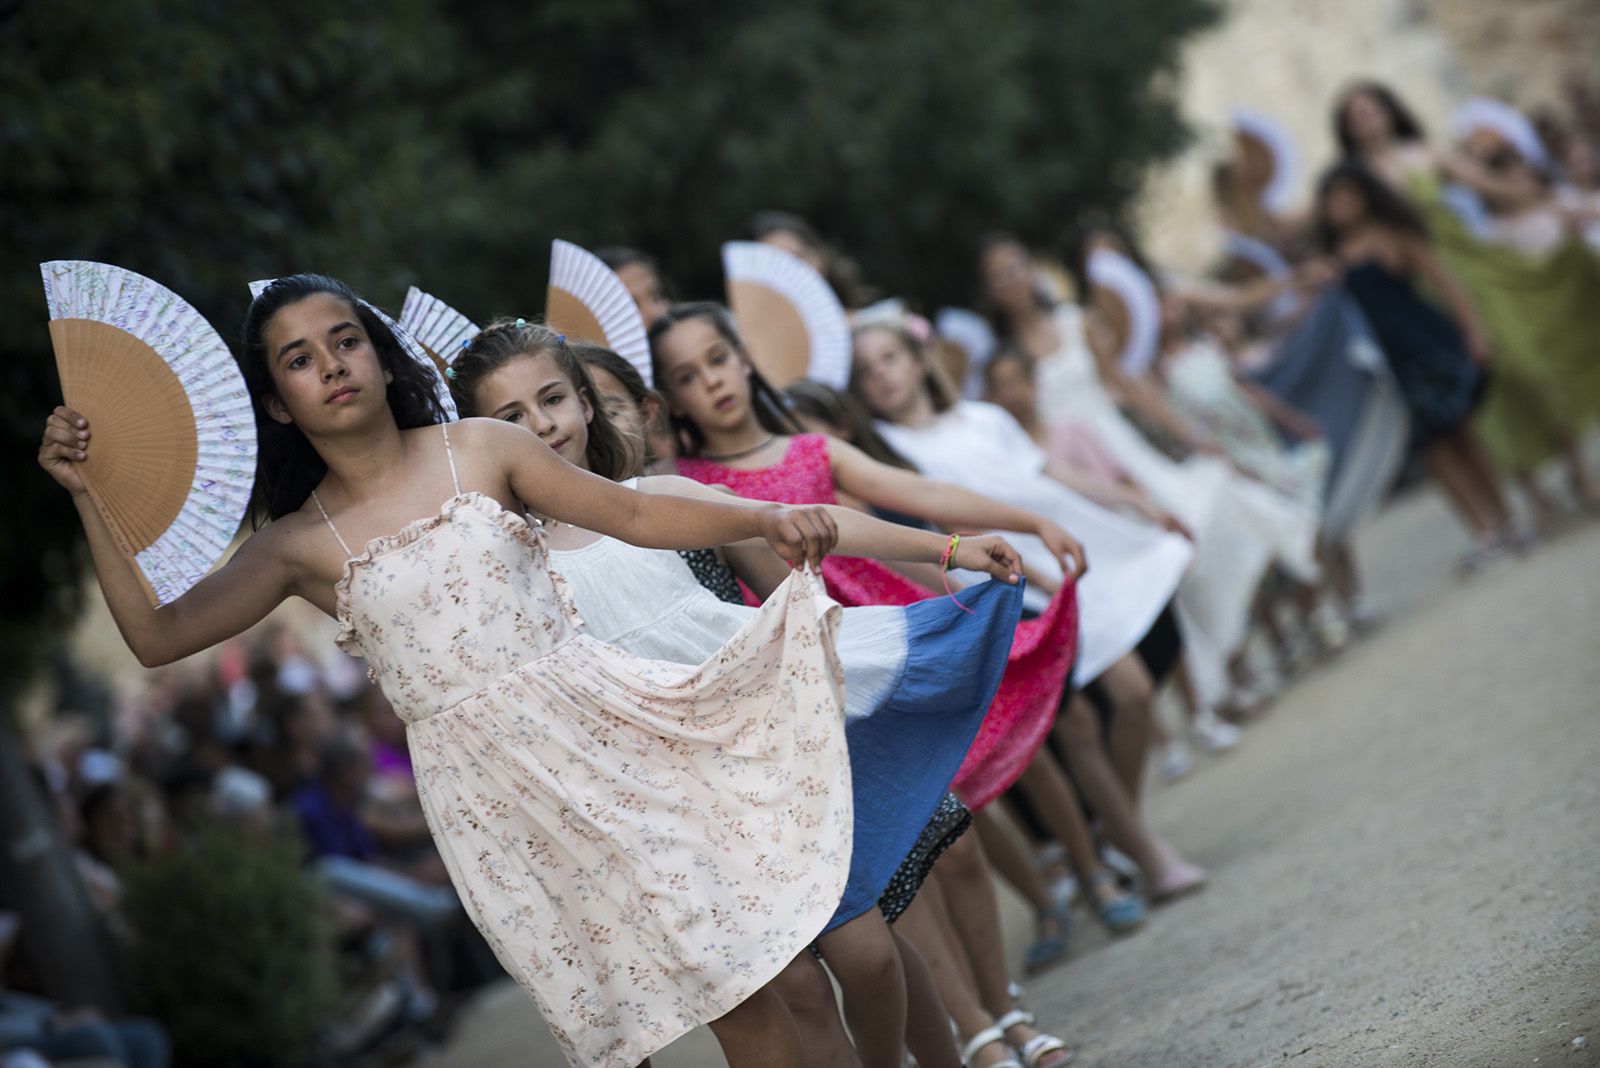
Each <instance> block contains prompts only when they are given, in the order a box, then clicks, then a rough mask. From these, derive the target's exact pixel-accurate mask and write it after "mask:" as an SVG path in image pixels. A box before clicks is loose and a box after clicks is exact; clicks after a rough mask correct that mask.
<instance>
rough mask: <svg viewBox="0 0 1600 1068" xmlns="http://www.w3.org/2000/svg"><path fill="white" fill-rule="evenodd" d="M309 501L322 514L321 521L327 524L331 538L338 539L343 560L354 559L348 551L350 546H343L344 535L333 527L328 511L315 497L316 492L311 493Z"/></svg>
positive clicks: (319, 499)
mask: <svg viewBox="0 0 1600 1068" xmlns="http://www.w3.org/2000/svg"><path fill="white" fill-rule="evenodd" d="M311 499H312V500H313V501H315V502H316V504H317V511H319V512H321V513H322V521H323V522H324V523H326V524H328V529H329V530H331V531H333V536H334V537H335V538H338V539H339V548H341V549H343V550H344V555H345V559H347V560H348V559H354V557H355V555H356V554H355V553H353V552H351V551H350V546H348V545H346V544H345V541H344V535H342V534H340V533H339V528H338V527H336V526H334V525H333V520H332V519H330V518H328V510H327V509H326V508H324V507H322V498H321V497H318V496H317V491H316V490H312V491H311Z"/></svg>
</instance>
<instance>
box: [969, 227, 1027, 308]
mask: <svg viewBox="0 0 1600 1068" xmlns="http://www.w3.org/2000/svg"><path fill="white" fill-rule="evenodd" d="M978 284H979V286H980V287H981V288H982V290H983V295H984V298H985V299H986V300H987V301H988V302H989V303H990V304H993V305H994V306H995V307H996V308H999V309H1000V310H1001V311H1003V312H1007V313H1009V314H1017V313H1020V312H1024V311H1027V310H1028V309H1029V308H1032V307H1033V306H1034V302H1035V296H1034V277H1033V257H1032V256H1030V255H1029V254H1028V250H1027V249H1025V248H1023V247H1022V246H1021V245H1019V244H1017V243H1015V242H1012V241H1007V242H1004V243H1002V244H998V245H991V246H989V247H988V248H986V249H984V250H983V254H982V255H981V256H979V257H978Z"/></svg>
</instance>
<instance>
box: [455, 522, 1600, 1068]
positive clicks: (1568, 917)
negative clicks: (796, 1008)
mask: <svg viewBox="0 0 1600 1068" xmlns="http://www.w3.org/2000/svg"><path fill="white" fill-rule="evenodd" d="M1358 544H1359V548H1360V552H1361V556H1362V559H1363V563H1364V567H1365V571H1366V575H1367V579H1368V585H1369V588H1370V590H1371V592H1372V596H1373V598H1374V599H1375V600H1376V601H1377V602H1378V604H1379V606H1380V608H1382V609H1383V610H1384V611H1385V612H1386V613H1387V615H1388V617H1389V622H1388V623H1387V625H1386V626H1385V627H1383V628H1382V629H1381V630H1379V631H1378V632H1377V633H1376V634H1374V635H1373V636H1371V637H1369V638H1367V639H1366V640H1364V641H1363V642H1361V643H1360V644H1359V645H1357V646H1355V647H1354V648H1351V649H1349V650H1348V651H1347V652H1346V653H1345V654H1344V655H1342V656H1340V657H1339V658H1338V659H1336V660H1335V661H1333V662H1332V663H1330V664H1327V665H1324V666H1323V667H1321V668H1319V669H1317V670H1315V671H1314V672H1312V673H1311V674H1309V675H1307V676H1306V677H1305V678H1303V679H1302V680H1300V681H1299V682H1298V683H1297V684H1296V685H1295V686H1294V687H1293V688H1292V689H1290V690H1288V691H1287V692H1286V693H1285V694H1284V695H1283V697H1282V698H1281V699H1280V700H1279V702H1278V703H1277V705H1276V707H1275V708H1274V710H1273V711H1272V712H1271V713H1270V714H1269V715H1267V716H1266V717H1265V718H1263V719H1262V720H1260V721H1259V722H1257V723H1256V724H1254V725H1252V726H1251V728H1250V729H1249V730H1248V732H1247V734H1246V737H1245V740H1244V742H1243V744H1242V745H1241V747H1240V749H1239V750H1238V751H1236V752H1234V753H1231V754H1228V755H1226V756H1223V757H1220V758H1216V759H1207V760H1205V761H1203V762H1202V766H1201V767H1200V769H1199V770H1198V771H1197V773H1196V774H1194V775H1193V776H1191V777H1190V778H1189V779H1187V780H1185V781H1183V782H1180V783H1177V784H1175V785H1172V786H1169V787H1158V788H1156V789H1155V790H1154V792H1153V795H1152V796H1151V798H1150V799H1149V802H1148V810H1149V814H1150V818H1151V821H1152V822H1153V824H1154V825H1155V826H1156V827H1157V828H1159V829H1160V830H1161V831H1162V832H1163V833H1164V834H1166V835H1167V836H1168V837H1169V838H1170V839H1171V840H1172V841H1174V842H1175V843H1177V844H1178V845H1179V846H1180V848H1182V849H1183V850H1184V851H1185V852H1186V853H1187V854H1188V855H1189V856H1191V857H1192V858H1193V859H1194V860H1196V861H1197V862H1199V863H1201V864H1203V865H1205V866H1206V867H1207V868H1208V869H1209V870H1210V871H1211V873H1212V880H1211V883H1210V885H1209V887H1208V888H1207V889H1206V890H1205V891H1204V892H1202V893H1200V894H1198V895H1195V896H1194V897H1191V898H1189V899H1186V900H1183V901H1180V902H1177V903H1175V904H1173V905H1171V906H1168V907H1166V908H1164V909H1161V910H1158V911H1157V913H1156V914H1155V915H1154V917H1153V918H1152V920H1151V922H1150V923H1149V924H1147V925H1146V927H1145V929H1144V930H1143V931H1141V932H1140V933H1138V934H1137V935H1135V936H1133V937H1130V938H1127V939H1123V940H1120V941H1115V942H1113V941H1110V940H1108V939H1107V938H1106V937H1105V936H1104V935H1103V934H1101V933H1100V932H1099V931H1098V930H1097V929H1094V927H1093V924H1092V922H1090V921H1083V922H1080V923H1079V925H1078V927H1077V931H1076V933H1075V941H1074V949H1075V954H1074V957H1073V959H1072V960H1071V961H1070V962H1069V963H1067V964H1066V965H1065V966H1063V967H1060V968H1057V969H1056V970H1054V971H1051V972H1049V973H1048V974H1046V975H1043V976H1040V977H1037V978H1036V979H1034V980H1033V981H1032V982H1031V984H1030V987H1029V995H1028V999H1029V1002H1030V1004H1031V1006H1032V1007H1033V1008H1034V1009H1035V1010H1036V1011H1037V1012H1038V1014H1039V1016H1040V1018H1041V1021H1042V1022H1043V1023H1045V1024H1046V1025H1048V1026H1051V1027H1052V1028H1053V1029H1054V1030H1056V1031H1057V1032H1059V1033H1060V1034H1062V1035H1063V1036H1064V1037H1066V1038H1067V1039H1068V1040H1069V1041H1070V1042H1071V1043H1072V1044H1073V1045H1074V1046H1076V1048H1077V1049H1078V1061H1077V1063H1078V1064H1081V1065H1083V1066H1084V1068H1101V1066H1111V1065H1118V1066H1124V1068H1127V1066H1146V1065H1148V1066H1188V1065H1196V1066H1199V1065H1205V1066H1230V1065H1238V1066H1259V1065H1269V1064H1272V1065H1278V1064H1292V1065H1294V1066H1295V1068H1311V1066H1333V1065H1340V1066H1342V1065H1407V1066H1413V1065H1415V1066H1444V1065H1451V1066H1476V1065H1484V1066H1501V1065H1530V1064H1545V1065H1549V1064H1562V1065H1566V1064H1572V1065H1578V1064H1590V1063H1594V1062H1595V1052H1594V1051H1595V1049H1596V1048H1600V937H1597V935H1600V920H1597V915H1600V909H1597V902H1600V774H1597V769H1600V525H1595V524H1589V525H1586V526H1579V527H1574V528H1572V529H1570V530H1568V531H1567V532H1566V533H1564V534H1561V535H1559V536H1557V537H1555V538H1553V539H1552V540H1551V541H1549V542H1548V543H1546V544H1545V545H1544V546H1543V547H1542V548H1540V549H1539V550H1538V551H1537V552H1535V553H1534V554H1533V555H1531V556H1529V557H1527V558H1524V559H1517V560H1507V561H1504V562H1501V563H1498V564H1496V565H1495V566H1493V567H1491V568H1490V569H1488V570H1487V571H1485V572H1484V573H1482V574H1480V575H1478V576H1477V577H1475V578H1474V579H1472V580H1470V581H1466V582H1460V581H1457V580H1455V579H1454V578H1453V577H1452V575H1451V564H1452V562H1453V561H1454V560H1455V559H1456V558H1457V557H1458V556H1459V555H1460V553H1461V552H1462V551H1464V550H1465V547H1466V542H1465V538H1464V537H1463V536H1462V534H1461V533H1460V531H1459V530H1458V529H1457V528H1456V527H1455V525H1454V524H1453V523H1452V522H1451V520H1450V518H1449V516H1448V515H1447V514H1446V513H1445V511H1444V509H1443V507H1442V506H1441V505H1440V503H1439V502H1438V500H1437V498H1436V497H1435V496H1434V495H1432V494H1431V493H1428V492H1419V493H1413V494H1411V495H1409V496H1408V497H1406V498H1404V499H1402V500H1400V501H1399V502H1397V503H1396V504H1395V505H1393V506H1391V507H1390V508H1389V509H1387V510H1386V511H1385V512H1384V513H1383V514H1382V515H1380V516H1379V517H1377V518H1376V519H1375V520H1374V521H1373V522H1372V523H1371V524H1370V525H1369V527H1368V528H1367V529H1366V530H1365V531H1363V533H1362V536H1361V538H1360V539H1359V543H1358ZM1004 906H1005V913H1006V915H1005V919H1006V934H1007V943H1008V944H1007V949H1008V951H1009V952H1010V953H1012V954H1013V955H1017V956H1020V952H1021V949H1022V946H1023V944H1024V942H1025V940H1026V937H1027V933H1028V932H1027V927H1028V925H1027V923H1026V919H1025V916H1024V915H1023V913H1022V910H1021V909H1020V907H1019V906H1018V903H1017V901H1016V900H1015V899H1014V898H1011V897H1009V896H1008V897H1007V898H1006V899H1005V902H1004ZM1579 1036H1583V1037H1584V1038H1585V1039H1586V1044H1580V1047H1581V1048H1575V1047H1574V1045H1573V1040H1574V1039H1575V1038H1578V1037H1579ZM655 1062H656V1065H657V1068H689V1066H700V1065H711V1066H714V1065H720V1064H721V1063H722V1060H721V1058H720V1056H719V1055H718V1054H717V1052H716V1047H715V1045H714V1044H713V1043H711V1042H710V1041H709V1037H708V1035H707V1034H706V1033H705V1032H704V1030H703V1029H702V1030H701V1031H698V1032H696V1033H694V1034H691V1035H690V1036H688V1037H686V1038H685V1039H684V1040H682V1041H680V1042H678V1043H676V1044H675V1045H674V1046H672V1047H671V1048H669V1049H668V1050H666V1051H664V1052H663V1053H662V1054H659V1055H658V1056H657V1057H656V1058H655ZM430 1063H431V1064H433V1065H436V1066H441V1068H457V1066H459V1068H467V1066H472V1068H499V1066H511V1065H517V1066H519V1068H523V1066H544V1065H550V1066H552V1068H553V1066H557V1065H560V1064H561V1063H562V1061H561V1058H560V1057H559V1055H558V1054H557V1053H556V1052H555V1050H554V1047H553V1045H552V1044H551V1042H550V1040H549V1038H548V1036H547V1035H545V1033H544V1031H543V1028H542V1027H541V1025H540V1024H539V1021H538V1016H537V1013H536V1012H535V1011H534V1009H533V1008H532V1006H531V1004H530V1003H529V1002H528V1001H527V1000H526V999H525V998H524V997H523V996H522V994H521V993H520V992H519V991H518V990H517V989H516V988H515V987H513V986H511V985H510V984H504V985H502V986H499V987H496V988H494V989H492V990H489V991H487V992H486V993H485V994H484V995H482V996H481V997H480V998H479V1000H478V1002H477V1003H476V1004H475V1005H474V1006H473V1007H472V1008H471V1009H469V1010H468V1012H467V1014H466V1016H465V1018H464V1019H463V1020H462V1021H461V1026H460V1027H459V1028H458V1029H457V1032H456V1037H455V1040H454V1041H453V1042H452V1044H451V1047H450V1049H449V1050H447V1051H446V1052H444V1053H443V1054H441V1055H440V1056H438V1057H436V1058H434V1059H433V1060H432V1061H430Z"/></svg>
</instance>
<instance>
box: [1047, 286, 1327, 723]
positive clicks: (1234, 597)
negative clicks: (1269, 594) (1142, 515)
mask: <svg viewBox="0 0 1600 1068" xmlns="http://www.w3.org/2000/svg"><path fill="white" fill-rule="evenodd" d="M1056 329H1057V330H1058V331H1059V332H1060V335H1061V347H1060V348H1059V349H1057V350H1056V352H1055V353H1054V354H1052V355H1051V356H1049V357H1046V358H1045V359H1042V360H1040V361H1039V409H1040V414H1041V415H1042V416H1043V417H1044V419H1045V420H1046V421H1047V422H1049V421H1051V420H1055V419H1062V418H1070V419H1074V420H1076V421H1078V422H1080V423H1081V424H1084V425H1086V426H1088V427H1089V428H1090V429H1091V430H1092V431H1093V432H1094V434H1095V436H1096V437H1097V438H1098V439H1099V440H1100V442H1101V444H1103V445H1104V446H1105V447H1106V448H1107V449H1108V450H1110V452H1111V454H1112V455H1113V456H1114V457H1116V460H1117V463H1118V464H1120V465H1121V466H1122V468H1123V470H1124V471H1126V472H1127V474H1128V477H1129V478H1130V479H1132V480H1133V482H1134V483H1135V484H1137V485H1138V486H1139V487H1140V488H1142V489H1143V490H1144V491H1145V492H1146V493H1148V494H1149V495H1150V497H1151V498H1152V499H1153V500H1154V501H1155V502H1156V503H1157V504H1159V505H1160V506H1161V507H1162V508H1165V509H1166V510H1167V511H1169V512H1171V513H1172V514H1173V515H1175V516H1177V517H1178V518H1179V519H1181V520H1182V521H1183V524H1184V525H1185V526H1187V527H1188V528H1189V529H1190V530H1191V531H1193V532H1194V535H1195V556H1194V564H1193V566H1192V567H1190V569H1189V574H1188V576H1187V577H1186V578H1185V579H1184V583H1183V586H1182V587H1181V588H1180V589H1179V591H1178V601H1177V615H1178V623H1179V626H1180V627H1181V628H1182V630H1183V642H1184V662H1185V663H1186V664H1187V665H1188V666H1189V671H1190V674H1191V676H1192V677H1193V679H1194V683H1195V689H1196V690H1197V691H1198V694H1199V698H1200V700H1201V701H1202V702H1203V703H1205V704H1217V703H1219V702H1221V701H1222V700H1223V699H1224V698H1225V697H1226V696H1227V693H1228V690H1229V688H1230V682H1229V678H1228V671H1227V662H1228V659H1229V658H1230V657H1231V656H1232V655H1233V654H1234V652H1236V651H1237V650H1238V648H1239V647H1240V645H1241V644H1242V643H1243V642H1244V639H1245V638H1246V636H1247V635H1248V634H1249V630H1250V610H1251V607H1252V605H1253V604H1254V601H1255V595H1256V588H1257V586H1258V585H1259V584H1260V582H1261V578H1262V576H1263V575H1264V574H1265V573H1266V569H1267V567H1268V566H1269V565H1270V564H1272V563H1274V562H1276V563H1278V564H1280V565H1282V567H1283V568H1284V569H1285V570H1286V571H1288V572H1289V573H1290V574H1291V575H1293V576H1295V577H1296V578H1299V579H1301V580H1303V581H1307V582H1312V581H1315V580H1316V579H1317V578H1318V574H1319V567H1318V565H1317V561H1316V539H1317V524H1316V520H1315V517H1311V516H1308V515H1307V513H1306V512H1305V511H1304V510H1303V509H1301V508H1299V507H1297V506H1296V505H1295V503H1294V502H1292V501H1289V500H1286V499H1284V498H1283V497H1282V496H1281V495H1280V494H1278V493H1277V492H1275V491H1274V490H1272V489H1270V488H1269V487H1267V486H1265V485H1263V484H1262V483H1259V482H1256V481H1254V480H1252V479H1248V478H1245V477H1244V476H1242V475H1239V474H1236V473H1235V472H1234V471H1233V469H1232V468H1230V467H1229V466H1228V464H1227V463H1226V462H1225V461H1223V460H1221V459H1219V458H1216V457H1210V456H1194V457H1191V458H1189V459H1187V460H1185V461H1183V462H1181V463H1180V462H1178V461H1175V460H1173V459H1171V458H1169V457H1168V456H1167V455H1166V454H1165V453H1163V452H1162V451H1161V450H1159V449H1157V448H1156V447H1155V446H1154V445H1152V444H1150V442H1149V441H1148V440H1147V439H1146V438H1145V437H1144V435H1143V434H1141V433H1139V431H1138V430H1137V429H1135V427H1134V426H1133V424H1132V423H1130V422H1128V420H1127V418H1126V417H1125V416H1124V415H1123V414H1122V412H1121V411H1120V410H1118V408H1117V405H1116V403H1115V402H1114V401H1113V400H1112V399H1111V395H1110V394H1109V393H1107V392H1106V389H1105V386H1104V384H1103V383H1102V382H1101V381H1100V374H1099V371H1098V369H1097V368H1096V366H1095V362H1094V354H1093V353H1091V352H1090V351H1089V346H1088V342H1087V340H1086V339H1085V336H1084V327H1083V313H1082V311H1081V310H1080V309H1079V308H1078V307H1077V306H1076V305H1072V304H1062V305H1061V306H1060V307H1059V308H1058V309H1057V310H1056Z"/></svg>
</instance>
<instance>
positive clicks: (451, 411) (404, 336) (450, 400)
mask: <svg viewBox="0 0 1600 1068" xmlns="http://www.w3.org/2000/svg"><path fill="white" fill-rule="evenodd" d="M275 281H277V279H275V278H258V279H257V280H256V281H254V282H251V283H250V297H251V299H252V300H253V299H255V298H256V297H259V296H260V295H261V293H262V291H263V290H264V289H266V288H267V287H268V286H270V285H271V284H272V283H273V282H275ZM356 299H357V300H360V301H361V306H362V307H364V308H366V309H367V310H368V311H370V312H371V313H372V314H373V315H376V316H377V317H378V320H379V321H380V322H382V323H383V325H384V326H387V327H388V328H389V330H390V332H392V333H393V334H394V338H395V340H396V341H398V342H400V347H401V348H403V349H405V350H406V354H407V355H408V356H410V357H411V358H412V359H413V360H416V361H417V362H418V363H420V364H422V366H424V367H426V368H427V369H428V370H429V371H432V372H433V377H434V384H433V392H434V396H436V397H438V398H439V405H440V407H442V408H443V409H444V414H445V417H446V418H447V419H459V418H461V416H460V413H459V412H457V411H456V401H455V398H454V397H452V396H451V395H450V383H448V382H446V381H445V380H444V374H443V372H442V371H441V370H440V369H439V367H438V366H437V365H436V364H435V363H434V362H433V358H432V357H430V356H429V355H428V350H427V349H425V348H423V347H422V345H421V344H420V343H419V342H418V341H417V339H416V338H414V337H412V336H411V333H410V331H408V330H406V328H405V327H403V326H401V325H400V324H399V323H397V322H395V321H394V319H393V317H391V316H390V315H389V313H388V312H386V311H384V310H383V309H382V308H380V307H378V306H377V305H376V304H373V303H372V302H371V301H368V300H362V299H361V298H360V297H357V298H356Z"/></svg>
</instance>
